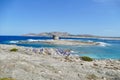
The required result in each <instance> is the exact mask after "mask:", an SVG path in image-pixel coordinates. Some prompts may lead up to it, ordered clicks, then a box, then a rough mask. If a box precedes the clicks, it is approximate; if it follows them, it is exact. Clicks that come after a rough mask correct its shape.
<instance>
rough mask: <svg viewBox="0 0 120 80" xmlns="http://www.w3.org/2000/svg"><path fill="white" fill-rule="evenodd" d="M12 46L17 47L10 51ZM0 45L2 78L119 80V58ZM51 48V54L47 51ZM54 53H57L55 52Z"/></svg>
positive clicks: (29, 79) (20, 79) (0, 74)
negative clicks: (89, 57) (92, 57)
mask: <svg viewBox="0 0 120 80" xmlns="http://www.w3.org/2000/svg"><path fill="white" fill-rule="evenodd" d="M12 48H17V49H18V51H16V52H13V51H12V52H11V51H10V50H11V49H12ZM36 50H39V48H27V47H19V46H15V45H0V78H8V77H10V78H13V79H16V80H120V61H119V60H93V61H91V62H87V61H82V60H81V59H80V57H79V56H68V57H64V56H61V55H54V50H55V49H47V50H45V53H39V51H38V52H37V51H36ZM48 51H50V52H51V54H48V53H47V52H48ZM53 55H54V56H53Z"/></svg>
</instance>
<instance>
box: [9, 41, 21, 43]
mask: <svg viewBox="0 0 120 80" xmlns="http://www.w3.org/2000/svg"><path fill="white" fill-rule="evenodd" d="M18 42H19V41H9V43H18Z"/></svg>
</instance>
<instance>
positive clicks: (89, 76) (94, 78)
mask: <svg viewBox="0 0 120 80" xmlns="http://www.w3.org/2000/svg"><path fill="white" fill-rule="evenodd" d="M87 78H88V79H89V80H97V78H98V77H97V76H96V75H95V74H90V75H88V76H87Z"/></svg>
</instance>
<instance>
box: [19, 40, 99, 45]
mask: <svg viewBox="0 0 120 80" xmlns="http://www.w3.org/2000/svg"><path fill="white" fill-rule="evenodd" d="M18 43H20V44H21V43H22V44H26V43H27V44H29V43H38V44H39V43H44V44H54V45H100V43H97V42H82V41H73V40H40V41H34V40H33V41H19V42H18Z"/></svg>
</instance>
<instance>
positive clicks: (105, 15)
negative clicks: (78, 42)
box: [0, 0, 120, 37]
mask: <svg viewBox="0 0 120 80" xmlns="http://www.w3.org/2000/svg"><path fill="white" fill-rule="evenodd" d="M52 31H59V32H69V33H71V34H92V35H100V36H118V37H120V0H0V35H21V34H26V33H41V32H52Z"/></svg>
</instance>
